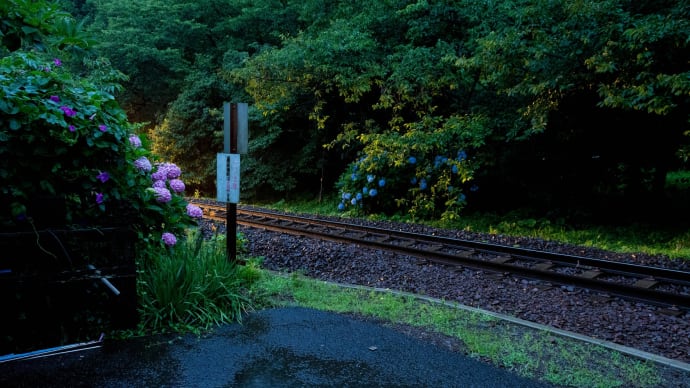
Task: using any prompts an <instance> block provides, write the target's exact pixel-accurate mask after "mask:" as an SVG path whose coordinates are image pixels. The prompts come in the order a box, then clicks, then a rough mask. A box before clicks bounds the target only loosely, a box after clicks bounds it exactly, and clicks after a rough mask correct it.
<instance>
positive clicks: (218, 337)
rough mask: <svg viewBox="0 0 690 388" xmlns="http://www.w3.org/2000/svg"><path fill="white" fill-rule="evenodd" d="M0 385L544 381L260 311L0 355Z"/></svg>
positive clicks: (357, 324)
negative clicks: (37, 352)
mask: <svg viewBox="0 0 690 388" xmlns="http://www.w3.org/2000/svg"><path fill="white" fill-rule="evenodd" d="M0 386H2V387H546V386H548V385H545V384H543V383H540V382H536V381H532V380H528V379H524V378H522V377H519V376H516V375H514V374H511V373H510V372H507V371H505V370H503V369H499V368H495V367H492V366H490V365H487V364H484V363H481V362H479V361H477V360H474V359H471V358H468V357H465V356H464V355H462V354H458V353H453V352H451V351H449V350H447V349H445V348H440V347H436V346H434V345H431V344H429V343H425V342H422V341H421V340H418V339H416V338H412V337H409V336H406V335H404V334H401V333H399V332H397V331H395V330H393V329H391V328H387V327H384V326H381V325H378V324H375V323H371V322H366V321H363V320H359V319H356V318H352V317H349V316H345V315H339V314H334V313H328V312H323V311H318V310H311V309H305V308H280V309H270V310H262V311H258V312H255V313H252V314H250V315H248V316H246V317H245V318H244V320H243V322H242V324H233V325H227V326H223V327H220V328H219V329H217V330H215V331H214V332H213V333H212V334H209V335H207V336H204V337H198V336H195V335H184V336H155V337H148V338H140V339H133V340H127V341H107V340H106V341H105V342H104V344H103V346H102V347H100V348H97V349H92V350H86V351H80V352H74V353H69V354H64V355H59V356H52V357H47V358H39V359H33V360H25V361H11V362H5V363H2V364H0Z"/></svg>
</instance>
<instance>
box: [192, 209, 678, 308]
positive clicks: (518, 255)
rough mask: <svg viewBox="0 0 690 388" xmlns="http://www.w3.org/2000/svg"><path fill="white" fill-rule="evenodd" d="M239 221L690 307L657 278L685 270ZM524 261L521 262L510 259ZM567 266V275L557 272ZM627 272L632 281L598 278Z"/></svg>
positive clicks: (243, 213) (377, 232)
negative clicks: (569, 272)
mask: <svg viewBox="0 0 690 388" xmlns="http://www.w3.org/2000/svg"><path fill="white" fill-rule="evenodd" d="M197 205H199V206H200V207H202V208H203V209H206V212H205V216H206V217H211V218H215V219H218V220H220V221H224V220H225V219H224V218H223V212H224V209H223V208H222V207H217V206H213V205H208V204H202V203H197ZM237 222H238V224H241V225H245V226H249V227H258V228H262V229H266V230H271V231H275V232H282V233H291V234H294V235H300V236H308V237H314V238H319V239H326V240H331V241H337V242H347V243H356V244H359V245H362V246H368V247H371V248H375V249H381V250H386V251H394V252H397V253H402V254H407V255H411V256H415V257H420V258H424V259H427V260H430V261H434V262H439V263H443V264H446V265H453V266H464V267H470V268H475V269H483V270H490V271H494V272H500V273H505V272H508V273H512V274H515V275H517V276H520V277H526V278H532V279H539V280H542V281H547V282H553V283H557V284H561V285H573V286H579V287H583V288H587V289H592V290H597V291H601V292H605V293H609V294H615V295H618V296H622V297H625V298H629V299H634V300H638V301H644V302H647V303H652V304H655V305H660V306H664V307H680V308H684V309H690V295H688V294H685V293H680V292H679V293H674V292H668V291H663V290H659V289H657V288H655V287H658V286H660V285H662V284H667V285H672V286H673V287H690V272H685V271H679V270H673V269H668V268H661V267H650V266H644V265H639V264H631V263H622V262H615V261H609V260H603V259H596V258H589V257H584V256H573V255H566V254H560V253H554V252H547V251H539V250H534V249H525V248H517V247H510V246H505V245H497V244H491V243H482V242H477V241H469V240H463V239H455V238H449V237H441V236H430V235H423V234H419V233H411V232H406V231H399V230H391V229H381V228H374V227H368V226H362V225H353V224H348V223H343V222H336V221H327V220H321V219H315V218H310V217H303V216H296V215H286V214H282V213H278V212H273V211H266V210H257V209H251V208H239V209H238V219H237ZM520 261H526V262H529V263H531V265H528V266H524V265H518V264H515V262H520ZM564 268H569V269H570V271H571V272H573V271H575V272H579V273H578V274H575V275H572V274H567V273H562V272H558V269H564ZM610 276H622V277H627V278H632V279H633V280H634V281H635V282H634V284H625V283H622V282H612V281H607V280H602V279H604V278H606V277H610Z"/></svg>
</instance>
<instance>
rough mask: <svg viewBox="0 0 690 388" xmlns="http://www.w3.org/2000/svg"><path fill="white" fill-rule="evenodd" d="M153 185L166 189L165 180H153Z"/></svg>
mask: <svg viewBox="0 0 690 388" xmlns="http://www.w3.org/2000/svg"><path fill="white" fill-rule="evenodd" d="M151 187H161V188H164V189H165V188H166V187H165V181H153V185H151Z"/></svg>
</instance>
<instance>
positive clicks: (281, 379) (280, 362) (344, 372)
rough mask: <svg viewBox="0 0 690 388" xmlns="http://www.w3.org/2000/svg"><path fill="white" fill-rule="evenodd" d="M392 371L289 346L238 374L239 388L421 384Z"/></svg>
mask: <svg viewBox="0 0 690 388" xmlns="http://www.w3.org/2000/svg"><path fill="white" fill-rule="evenodd" d="M397 372H398V371H396V370H391V373H390V374H385V375H382V374H381V373H380V372H379V371H378V370H376V369H373V368H371V367H370V366H369V365H367V364H364V363H361V362H357V361H338V360H324V359H319V358H317V357H313V356H298V355H295V354H294V353H292V352H290V351H289V350H287V349H284V348H280V349H276V350H274V351H272V352H271V355H270V358H261V359H257V360H255V361H253V362H250V363H248V364H247V366H246V367H245V368H244V369H242V370H240V371H239V372H238V373H237V374H236V375H235V381H234V383H233V384H232V386H237V387H261V388H265V387H327V386H335V387H363V386H367V387H371V386H376V387H413V386H416V387H418V386H419V384H414V385H409V384H406V383H403V382H400V381H398V379H397V377H396V376H395V374H396V373H397Z"/></svg>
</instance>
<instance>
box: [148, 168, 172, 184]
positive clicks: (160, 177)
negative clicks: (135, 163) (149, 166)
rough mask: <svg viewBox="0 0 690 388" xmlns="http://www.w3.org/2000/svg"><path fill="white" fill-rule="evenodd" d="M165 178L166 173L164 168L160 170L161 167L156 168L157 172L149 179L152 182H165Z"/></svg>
mask: <svg viewBox="0 0 690 388" xmlns="http://www.w3.org/2000/svg"><path fill="white" fill-rule="evenodd" d="M167 177H168V174H167V171H165V169H164V168H161V166H158V170H156V172H154V173H153V174H151V179H153V180H154V181H165V179H166V178H167Z"/></svg>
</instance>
